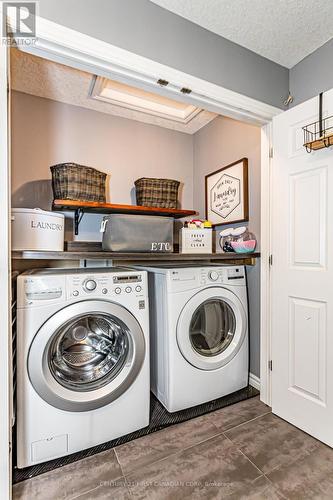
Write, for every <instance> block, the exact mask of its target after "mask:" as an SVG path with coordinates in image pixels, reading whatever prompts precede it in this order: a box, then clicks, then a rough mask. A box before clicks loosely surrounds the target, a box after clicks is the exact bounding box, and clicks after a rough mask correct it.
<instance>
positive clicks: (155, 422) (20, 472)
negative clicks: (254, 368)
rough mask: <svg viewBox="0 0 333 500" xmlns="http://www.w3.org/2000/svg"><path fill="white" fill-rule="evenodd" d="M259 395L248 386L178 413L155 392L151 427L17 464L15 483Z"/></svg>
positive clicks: (151, 405)
mask: <svg viewBox="0 0 333 500" xmlns="http://www.w3.org/2000/svg"><path fill="white" fill-rule="evenodd" d="M258 394H259V391H257V389H254V388H253V387H251V386H248V387H246V388H245V389H241V390H240V391H237V392H234V393H233V394H229V395H228V396H224V397H223V398H219V399H215V400H214V401H209V402H208V403H204V404H201V405H198V406H193V407H192V408H187V409H186V410H182V411H178V412H175V413H168V412H167V410H166V409H165V408H164V406H162V405H161V403H160V402H159V401H158V400H157V399H156V398H155V396H154V395H153V394H152V395H151V404H150V424H149V426H148V427H145V428H144V429H140V430H138V431H135V432H132V433H131V434H127V435H126V436H122V437H120V438H118V439H114V440H113V441H108V442H106V443H103V444H100V445H98V446H94V447H92V448H88V449H87V450H83V451H80V452H78V453H73V454H72V455H67V456H66V457H61V458H57V459H56V460H50V461H49V462H44V463H42V464H38V465H32V466H31V467H26V468H25V469H17V468H16V467H14V470H13V483H19V482H20V481H24V480H25V479H30V478H31V477H34V476H38V475H39V474H43V473H44V472H49V471H50V470H53V469H56V468H58V467H63V466H64V465H67V464H70V463H72V462H76V461H78V460H81V459H82V458H86V457H89V456H91V455H95V454H96V453H100V452H102V451H105V450H109V449H110V448H114V447H115V446H119V445H120V444H124V443H127V442H128V441H132V440H133V439H137V438H139V437H142V436H146V435H147V434H151V433H152V432H156V431H158V430H161V429H164V428H165V427H168V426H170V425H173V424H179V423H181V422H185V421H186V420H190V419H191V418H195V417H199V416H200V415H204V414H205V413H209V412H212V411H215V410H219V409H220V408H224V407H225V406H229V405H231V404H234V403H239V402H240V401H243V400H245V399H249V398H252V397H254V396H257V395H258Z"/></svg>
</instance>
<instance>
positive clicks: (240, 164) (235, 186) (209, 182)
mask: <svg viewBox="0 0 333 500" xmlns="http://www.w3.org/2000/svg"><path fill="white" fill-rule="evenodd" d="M205 183H206V219H207V220H209V221H210V222H211V223H212V224H213V225H218V224H233V223H234V222H242V221H248V220H249V186H248V160H247V158H242V159H241V160H238V161H235V162H234V163H231V164H230V165H227V166H226V167H223V168H220V169H219V170H216V171H215V172H212V173H211V174H208V175H206V177H205Z"/></svg>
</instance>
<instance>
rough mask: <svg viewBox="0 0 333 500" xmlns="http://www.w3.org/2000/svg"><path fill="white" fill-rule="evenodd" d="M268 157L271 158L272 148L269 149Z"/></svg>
mask: <svg viewBox="0 0 333 500" xmlns="http://www.w3.org/2000/svg"><path fill="white" fill-rule="evenodd" d="M269 157H270V158H273V148H272V147H270V148H269Z"/></svg>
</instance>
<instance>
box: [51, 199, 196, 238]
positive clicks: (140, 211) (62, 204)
mask: <svg viewBox="0 0 333 500" xmlns="http://www.w3.org/2000/svg"><path fill="white" fill-rule="evenodd" d="M52 208H53V210H74V211H75V215H74V232H75V234H76V235H77V234H78V233H79V225H80V221H81V219H82V216H83V214H84V213H85V212H89V213H99V214H132V215H159V216H160V217H161V216H162V217H173V218H174V219H181V218H183V217H189V216H191V215H196V214H197V212H196V211H195V210H178V209H175V208H155V207H143V206H139V205H117V204H114V203H98V202H95V201H75V200H54V201H53V205H52Z"/></svg>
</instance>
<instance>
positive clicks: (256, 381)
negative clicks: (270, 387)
mask: <svg viewBox="0 0 333 500" xmlns="http://www.w3.org/2000/svg"><path fill="white" fill-rule="evenodd" d="M249 384H250V385H252V387H254V388H255V389H258V391H260V378H259V377H257V375H253V373H250V378H249Z"/></svg>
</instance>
